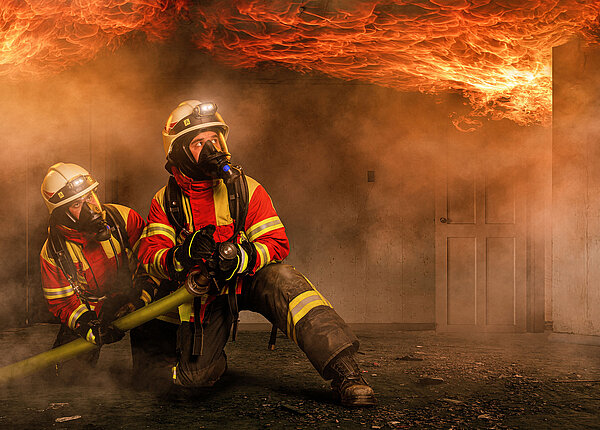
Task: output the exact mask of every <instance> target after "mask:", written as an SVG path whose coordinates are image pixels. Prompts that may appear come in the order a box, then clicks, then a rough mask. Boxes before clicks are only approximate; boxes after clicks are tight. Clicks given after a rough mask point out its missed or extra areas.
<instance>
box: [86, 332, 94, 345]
mask: <svg viewBox="0 0 600 430" xmlns="http://www.w3.org/2000/svg"><path fill="white" fill-rule="evenodd" d="M85 340H87V341H88V342H92V343H93V344H94V345H95V344H96V336H94V332H93V331H92V329H89V330H88V332H87V335H86V336H85Z"/></svg>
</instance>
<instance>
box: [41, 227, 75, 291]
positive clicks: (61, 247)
mask: <svg viewBox="0 0 600 430" xmlns="http://www.w3.org/2000/svg"><path fill="white" fill-rule="evenodd" d="M48 253H49V254H50V257H52V258H53V259H54V261H55V262H56V265H57V266H58V268H59V269H60V270H61V271H62V272H63V274H64V275H65V278H67V280H68V281H69V283H70V284H71V285H73V284H75V283H76V279H77V269H76V268H75V264H74V263H73V260H72V259H71V255H70V254H69V251H68V250H67V244H66V241H65V238H64V236H63V235H62V234H60V232H59V231H58V230H57V229H56V227H54V226H51V227H50V233H49V234H48Z"/></svg>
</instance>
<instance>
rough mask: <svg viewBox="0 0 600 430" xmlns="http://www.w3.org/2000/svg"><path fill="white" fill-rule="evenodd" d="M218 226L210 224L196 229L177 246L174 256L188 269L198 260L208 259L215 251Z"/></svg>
mask: <svg viewBox="0 0 600 430" xmlns="http://www.w3.org/2000/svg"><path fill="white" fill-rule="evenodd" d="M215 230H216V227H215V226H214V225H212V224H209V225H207V226H205V227H202V228H201V229H200V230H196V231H195V232H193V233H192V234H190V235H189V236H188V237H186V238H185V241H184V242H183V243H182V244H181V245H179V246H177V247H176V249H175V251H174V253H173V256H174V258H175V259H176V260H177V261H178V262H179V264H181V265H182V266H183V268H184V269H185V270H186V272H187V271H189V269H191V268H192V267H193V266H194V265H195V264H196V262H197V261H198V260H201V259H208V258H210V256H211V255H213V253H214V252H215V247H216V244H215V240H214V238H213V235H214V234H215Z"/></svg>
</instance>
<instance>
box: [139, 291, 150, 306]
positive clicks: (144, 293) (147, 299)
mask: <svg viewBox="0 0 600 430" xmlns="http://www.w3.org/2000/svg"><path fill="white" fill-rule="evenodd" d="M140 298H141V299H142V301H144V303H150V302H151V301H152V297H150V294H148V291H146V290H142V295H141V297H140Z"/></svg>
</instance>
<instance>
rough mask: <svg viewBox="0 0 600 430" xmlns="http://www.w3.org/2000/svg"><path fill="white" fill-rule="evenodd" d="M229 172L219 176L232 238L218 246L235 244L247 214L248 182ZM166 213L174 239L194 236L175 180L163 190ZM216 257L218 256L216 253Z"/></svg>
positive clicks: (197, 350) (197, 326)
mask: <svg viewBox="0 0 600 430" xmlns="http://www.w3.org/2000/svg"><path fill="white" fill-rule="evenodd" d="M228 167H229V168H228V169H227V170H226V171H225V172H224V173H223V174H222V175H220V176H221V179H222V180H223V183H224V184H225V187H226V188H227V200H228V204H229V214H230V216H231V218H232V219H233V234H232V235H231V236H230V237H229V238H228V239H227V240H226V241H225V242H223V243H222V244H221V246H227V245H230V244H231V243H236V240H237V238H238V235H239V234H240V232H241V231H242V229H243V228H244V225H245V223H246V216H247V214H248V205H249V200H250V198H249V191H248V181H247V179H246V175H245V174H244V172H243V169H242V167H241V166H231V165H228ZM165 212H166V215H167V218H168V220H169V222H170V223H171V225H172V226H173V227H174V228H175V237H179V235H180V234H181V233H182V232H183V234H185V235H186V236H187V235H189V234H191V233H193V232H190V231H188V230H187V229H186V228H185V225H186V221H187V220H186V217H185V213H184V211H183V191H182V190H181V187H179V185H178V184H177V181H176V180H175V177H174V176H172V175H171V176H170V177H169V182H168V184H167V187H166V189H165ZM217 254H219V253H218V252H217ZM236 281H237V277H235V276H234V277H233V278H231V279H230V280H229V281H227V286H228V302H229V309H230V311H231V314H232V316H233V327H232V334H231V338H232V340H235V337H236V333H237V325H238V317H239V309H238V303H237V298H236V288H235V286H236ZM200 307H201V299H200V298H199V297H197V298H195V299H194V347H193V353H194V355H200V354H201V353H202V324H201V321H200V314H199V312H200Z"/></svg>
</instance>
